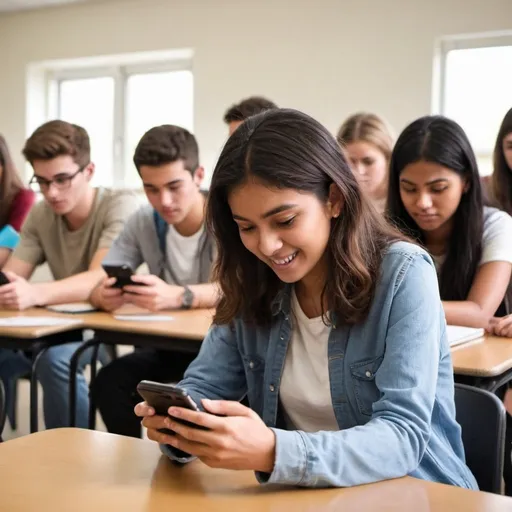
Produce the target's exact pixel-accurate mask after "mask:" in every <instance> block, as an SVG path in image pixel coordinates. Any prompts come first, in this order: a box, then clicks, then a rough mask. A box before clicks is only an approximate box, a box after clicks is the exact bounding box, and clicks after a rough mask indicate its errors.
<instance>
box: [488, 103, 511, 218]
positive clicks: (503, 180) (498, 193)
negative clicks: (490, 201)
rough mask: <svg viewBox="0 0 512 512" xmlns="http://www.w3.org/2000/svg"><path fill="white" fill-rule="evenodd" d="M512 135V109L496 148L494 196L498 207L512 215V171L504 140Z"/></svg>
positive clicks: (493, 175)
mask: <svg viewBox="0 0 512 512" xmlns="http://www.w3.org/2000/svg"><path fill="white" fill-rule="evenodd" d="M510 133H512V108H511V109H510V110H509V111H508V112H507V113H506V114H505V117H504V118H503V121H502V123H501V126H500V130H499V132H498V137H497V138H496V145H495V146H494V154H493V164H494V171H493V173H492V194H493V196H494V199H495V201H496V203H497V205H498V206H499V207H500V208H502V209H503V210H505V211H506V212H507V213H509V214H511V215H512V169H511V168H510V167H509V166H508V164H507V161H506V160H505V153H504V151H503V139H504V138H505V137H506V136H507V135H508V134H510Z"/></svg>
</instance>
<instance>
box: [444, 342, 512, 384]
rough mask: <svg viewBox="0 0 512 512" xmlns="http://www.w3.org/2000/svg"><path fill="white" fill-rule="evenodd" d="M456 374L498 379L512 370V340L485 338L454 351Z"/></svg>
mask: <svg viewBox="0 0 512 512" xmlns="http://www.w3.org/2000/svg"><path fill="white" fill-rule="evenodd" d="M452 360H453V370H454V373H456V374H459V375H471V376H475V377H496V376H497V375H501V374H502V373H504V372H506V371H507V370H509V369H510V368H512V338H499V337H497V336H485V337H484V338H480V339H479V340H475V341H470V342H468V343H463V344H461V345H458V346H456V347H454V348H453V349H452Z"/></svg>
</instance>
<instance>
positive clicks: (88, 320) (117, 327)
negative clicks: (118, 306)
mask: <svg viewBox="0 0 512 512" xmlns="http://www.w3.org/2000/svg"><path fill="white" fill-rule="evenodd" d="M144 314H145V315H147V314H148V313H147V312H146V313H144ZM213 314H214V310H213V309H190V310H187V311H185V310H179V311H166V312H161V313H158V314H156V313H155V315H157V316H167V317H172V320H165V321H162V320H156V321H143V322H141V321H133V320H117V319H116V318H114V316H113V315H112V314H110V313H104V312H92V313H80V314H69V313H67V314H66V313H55V312H53V311H49V310H47V309H45V308H31V309H27V310H26V311H22V312H17V311H6V310H0V318H9V317H14V316H16V317H35V316H38V317H57V318H64V319H66V320H68V321H70V322H73V323H71V324H61V325H52V326H33V327H4V326H0V336H4V337H12V338H41V337H43V336H48V335H50V334H55V333H59V332H66V331H70V330H73V329H77V328H83V329H98V330H100V329H102V330H105V331H117V332H126V333H134V334H146V335H150V336H168V337H179V338H183V339H190V340H203V339H204V337H205V335H206V333H207V331H208V329H209V327H210V325H211V323H212V318H213ZM127 316H128V317H129V316H135V315H127Z"/></svg>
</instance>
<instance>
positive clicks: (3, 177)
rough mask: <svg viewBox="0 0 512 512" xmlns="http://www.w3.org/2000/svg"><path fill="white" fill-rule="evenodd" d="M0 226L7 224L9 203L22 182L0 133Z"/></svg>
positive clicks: (10, 203)
mask: <svg viewBox="0 0 512 512" xmlns="http://www.w3.org/2000/svg"><path fill="white" fill-rule="evenodd" d="M0 167H1V172H0V228H1V227H3V226H5V224H7V220H8V218H9V212H10V210H11V205H12V202H13V200H14V198H15V197H16V194H17V193H18V192H19V191H20V190H21V189H22V188H23V183H22V181H21V179H20V177H19V175H18V172H17V171H16V168H15V167H14V163H13V161H12V158H11V153H10V152H9V148H8V147H7V142H6V141H5V139H4V137H2V135H0Z"/></svg>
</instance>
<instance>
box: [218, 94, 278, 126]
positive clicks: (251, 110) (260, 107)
mask: <svg viewBox="0 0 512 512" xmlns="http://www.w3.org/2000/svg"><path fill="white" fill-rule="evenodd" d="M273 108H277V105H276V104H275V103H274V102H272V101H270V100H267V99H266V98H263V97H262V96H251V97H250V98H247V99H245V100H242V101H241V102H240V103H237V104H236V105H233V106H232V107H230V108H229V109H228V110H227V111H226V113H225V114H224V122H225V123H226V124H229V123H232V122H233V121H245V120H246V119H247V118H248V117H251V116H255V115H256V114H261V113H262V112H265V110H270V109H273Z"/></svg>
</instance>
